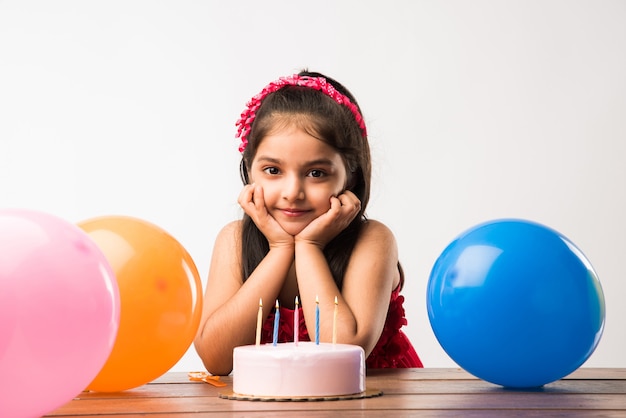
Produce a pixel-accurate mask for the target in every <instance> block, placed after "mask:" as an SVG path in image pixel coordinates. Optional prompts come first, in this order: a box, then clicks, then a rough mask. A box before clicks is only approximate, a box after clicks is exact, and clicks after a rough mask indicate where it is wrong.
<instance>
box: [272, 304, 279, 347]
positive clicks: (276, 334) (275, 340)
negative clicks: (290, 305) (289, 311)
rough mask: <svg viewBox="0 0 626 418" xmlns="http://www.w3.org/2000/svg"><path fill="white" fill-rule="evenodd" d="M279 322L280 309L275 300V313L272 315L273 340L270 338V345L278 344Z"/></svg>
mask: <svg viewBox="0 0 626 418" xmlns="http://www.w3.org/2000/svg"><path fill="white" fill-rule="evenodd" d="M279 322H280V309H279V306H278V299H276V313H275V314H274V336H273V337H274V338H272V344H274V345H276V344H278V324H279Z"/></svg>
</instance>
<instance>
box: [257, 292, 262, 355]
mask: <svg viewBox="0 0 626 418" xmlns="http://www.w3.org/2000/svg"><path fill="white" fill-rule="evenodd" d="M262 322H263V299H259V313H258V314H257V317H256V345H261V323H262Z"/></svg>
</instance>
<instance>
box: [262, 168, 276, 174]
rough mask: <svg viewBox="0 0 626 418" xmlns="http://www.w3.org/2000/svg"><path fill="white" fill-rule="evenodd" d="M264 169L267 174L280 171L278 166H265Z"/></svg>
mask: <svg viewBox="0 0 626 418" xmlns="http://www.w3.org/2000/svg"><path fill="white" fill-rule="evenodd" d="M263 171H264V172H265V173H267V174H271V175H276V174H278V173H280V170H279V169H278V168H276V167H267V168H264V169H263Z"/></svg>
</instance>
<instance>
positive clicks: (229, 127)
mask: <svg viewBox="0 0 626 418" xmlns="http://www.w3.org/2000/svg"><path fill="white" fill-rule="evenodd" d="M625 21H626V3H625V2H623V1H596V0H589V1H583V0H563V1H555V0H547V1H532V0H531V1H499V0H478V1H471V2H469V1H463V0H459V1H434V0H433V1H414V0H403V1H400V0H398V1H388V2H382V1H373V0H372V1H364V0H350V1H334V0H321V1H319V2H317V3H308V4H307V5H304V4H303V3H301V2H292V1H288V0H274V1H254V0H245V1H241V0H240V1H235V2H226V1H217V0H216V1H212V2H211V1H179V0H176V1H174V0H172V1H149V0H145V1H100V2H95V1H80V0H76V1H55V2H47V1H43V0H41V1H7V0H5V1H0V208H2V207H27V208H32V209H38V210H42V211H46V212H49V213H53V214H56V215H58V216H61V217H63V218H65V219H68V220H71V221H73V222H79V221H81V220H85V219H88V218H92V217H96V216H101V215H113V214H123V215H130V216H135V217H139V218H142V219H145V220H148V221H151V222H153V223H156V224H157V225H159V226H161V227H162V228H164V229H166V230H167V231H169V232H170V233H171V234H172V235H174V236H175V237H176V238H177V239H178V240H179V241H180V242H181V243H182V244H183V245H184V246H185V248H186V249H187V250H188V251H189V253H190V254H191V256H192V257H193V258H194V260H195V261H196V264H197V266H198V269H199V271H200V274H201V276H202V277H203V278H206V274H207V272H208V265H209V260H210V255H211V250H212V245H213V240H214V238H215V236H216V234H217V231H218V230H219V228H220V227H221V226H222V225H223V224H224V223H226V222H227V221H229V220H231V219H234V218H236V217H238V216H239V212H238V209H237V205H236V196H237V194H238V192H239V188H240V182H239V178H238V161H239V155H238V153H237V150H236V146H237V144H236V141H235V140H234V133H235V129H234V123H235V120H236V119H237V117H238V115H239V113H240V112H241V111H242V110H243V105H244V103H245V102H246V101H247V100H248V99H249V98H250V96H252V95H253V94H256V93H257V92H258V90H260V88H261V87H263V86H264V85H265V84H266V83H267V82H268V81H270V80H272V79H274V78H276V77H277V76H279V75H286V74H290V73H292V72H295V71H297V70H299V69H300V68H302V67H309V68H310V69H312V70H318V71H322V72H325V73H327V74H328V75H331V76H333V77H335V78H337V79H339V80H340V81H342V82H343V83H344V84H346V85H347V86H348V87H349V88H350V89H351V90H352V91H353V93H355V95H356V96H357V98H358V100H359V102H360V104H361V106H362V108H363V109H364V114H365V117H366V119H367V122H368V124H369V132H370V135H371V142H372V148H373V155H374V164H375V170H374V184H373V187H374V191H373V196H372V201H371V204H370V207H369V215H370V217H372V218H376V219H379V220H382V221H384V222H386V223H387V224H388V225H389V226H390V227H391V228H392V229H393V230H394V231H395V233H396V236H397V239H398V242H399V246H400V251H401V257H402V261H403V263H404V266H405V269H406V273H407V276H408V283H407V285H406V287H405V291H404V293H405V295H406V297H407V300H408V303H407V306H406V308H407V314H408V318H409V322H410V324H409V326H408V328H407V331H408V334H409V336H410V337H411V339H412V340H413V342H414V344H415V345H416V347H417V349H418V352H419V353H420V355H421V356H422V358H423V360H424V362H425V365H426V366H430V367H438V366H454V363H453V362H452V360H450V359H449V358H448V357H447V355H446V354H445V352H444V351H443V350H442V349H441V348H440V346H439V345H438V343H437V341H436V339H435V337H434V335H433V333H432V330H431V328H430V324H429V322H428V316H427V312H426V296H425V288H426V284H427V281H428V274H429V272H430V268H431V267H432V265H433V263H434V261H435V259H436V258H437V256H438V255H439V254H440V253H441V251H442V250H443V248H444V247H445V246H446V245H447V244H448V243H449V242H450V241H451V240H452V239H453V238H454V237H455V236H456V235H457V234H459V233H460V232H462V231H464V230H465V229H467V228H469V227H471V226H473V225H475V224H477V223H479V222H482V221H485V220H489V219H494V218H501V217H522V218H526V219H531V220H535V221H538V222H541V223H544V224H546V225H548V226H551V227H553V228H555V229H557V230H558V231H560V232H561V233H563V234H564V235H566V236H568V237H569V238H570V239H571V240H572V241H573V242H574V243H576V244H577V245H578V246H579V247H580V248H581V249H582V250H583V252H584V253H585V254H586V255H587V257H588V258H589V259H590V260H591V263H592V264H593V265H594V267H595V269H596V271H597V273H598V275H599V277H600V280H601V282H602V285H603V288H604V292H605V296H606V303H607V320H606V329H605V333H604V336H603V339H602V341H601V343H600V345H599V347H598V349H597V350H596V352H595V353H594V354H593V356H592V357H591V358H590V359H589V360H588V362H587V363H586V364H585V366H611V367H626V357H625V356H624V355H623V353H624V352H626V331H625V327H624V325H623V320H624V319H625V318H626V303H624V302H623V301H624V297H625V296H626V284H625V283H624V269H623V266H624V263H623V259H624V257H625V254H626V219H625V218H624V214H625V213H626V164H625V163H624V157H625V156H626V76H625V74H626V25H625V24H624V22H625ZM413 202H417V204H416V205H415V204H414V203H413ZM201 367H202V366H201V363H200V362H199V360H198V359H197V357H196V355H195V352H194V351H193V349H192V350H190V351H189V352H188V354H187V355H186V356H185V357H183V359H181V361H180V362H179V364H178V365H176V366H175V370H180V371H185V370H194V369H201Z"/></svg>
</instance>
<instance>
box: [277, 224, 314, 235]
mask: <svg viewBox="0 0 626 418" xmlns="http://www.w3.org/2000/svg"><path fill="white" fill-rule="evenodd" d="M307 225H308V224H301V223H290V222H283V223H281V224H280V226H281V227H282V228H283V230H284V231H285V232H286V233H288V234H289V235H293V236H294V237H295V236H296V235H298V234H299V233H300V232H302V230H303V229H304V228H306V226H307Z"/></svg>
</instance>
